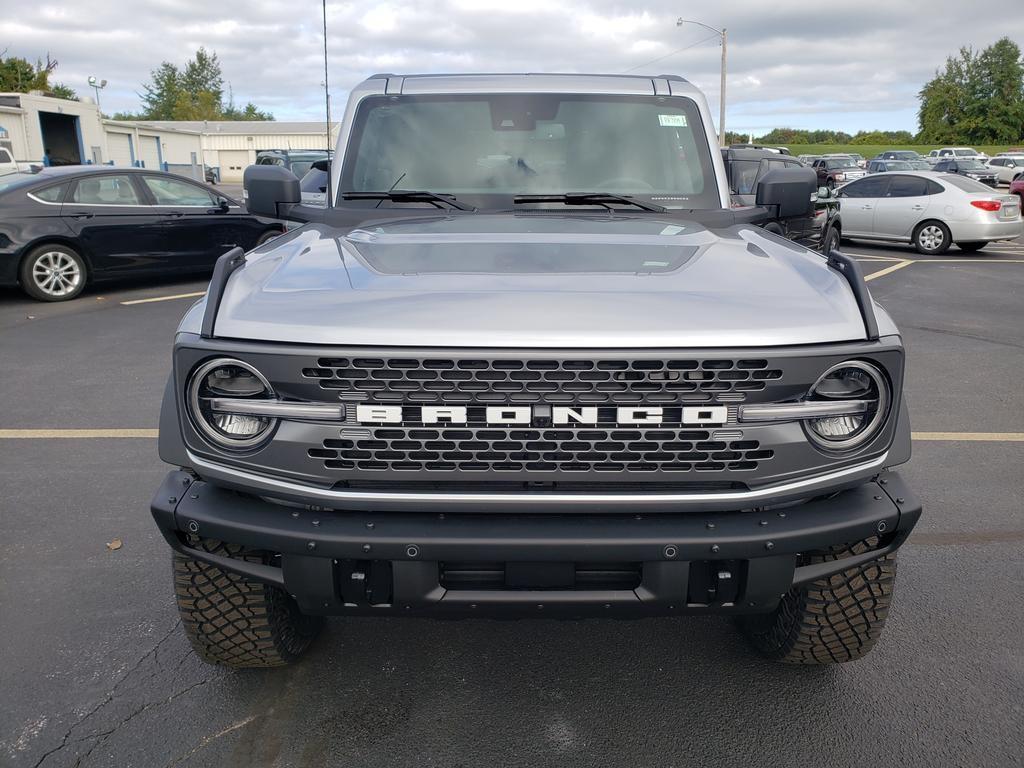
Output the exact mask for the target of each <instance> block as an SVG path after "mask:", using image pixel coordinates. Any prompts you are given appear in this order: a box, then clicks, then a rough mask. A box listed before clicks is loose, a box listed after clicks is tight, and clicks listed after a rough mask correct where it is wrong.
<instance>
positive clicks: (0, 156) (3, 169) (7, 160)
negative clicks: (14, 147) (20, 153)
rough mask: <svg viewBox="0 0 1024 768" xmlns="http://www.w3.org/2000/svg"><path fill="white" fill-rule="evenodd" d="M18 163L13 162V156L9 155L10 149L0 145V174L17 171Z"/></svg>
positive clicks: (4, 174)
mask: <svg viewBox="0 0 1024 768" xmlns="http://www.w3.org/2000/svg"><path fill="white" fill-rule="evenodd" d="M17 172H18V164H17V163H16V162H14V157H13V156H12V155H11V151H10V150H9V149H7V148H6V147H0V176H6V175H7V174H9V173H17Z"/></svg>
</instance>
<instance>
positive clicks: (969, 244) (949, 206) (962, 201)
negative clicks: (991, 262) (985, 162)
mask: <svg viewBox="0 0 1024 768" xmlns="http://www.w3.org/2000/svg"><path fill="white" fill-rule="evenodd" d="M836 197H838V198H839V210H840V217H841V227H842V236H843V237H844V238H851V239H855V240H887V241H894V242H903V243H911V244H912V245H913V246H914V247H915V248H917V250H918V251H920V252H921V253H925V254H939V253H944V252H945V251H946V250H947V249H948V248H949V246H950V245H952V244H954V243H956V245H958V246H959V247H960V250H961V251H967V252H973V251H977V250H980V249H981V248H983V247H984V246H985V245H987V244H988V243H990V242H992V241H993V240H1012V239H1014V238H1017V237H1020V236H1021V235H1022V234H1024V220H1022V219H1021V210H1020V200H1019V199H1018V198H1017V197H1016V196H1015V195H1003V194H999V193H997V192H996V191H995V190H993V189H992V188H991V187H987V186H985V185H984V184H982V183H980V182H977V181H975V180H974V179H969V178H967V177H965V176H958V175H954V174H951V173H934V172H928V171H906V172H896V173H875V174H872V175H871V176H867V177H865V178H863V179H858V180H856V181H851V182H850V183H849V184H844V185H843V186H841V187H839V188H838V189H837V190H836Z"/></svg>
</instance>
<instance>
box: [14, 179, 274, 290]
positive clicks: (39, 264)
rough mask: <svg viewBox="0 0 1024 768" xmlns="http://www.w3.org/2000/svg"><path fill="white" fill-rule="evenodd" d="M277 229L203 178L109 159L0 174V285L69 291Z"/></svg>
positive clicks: (174, 263) (206, 263) (214, 252)
mask: <svg viewBox="0 0 1024 768" xmlns="http://www.w3.org/2000/svg"><path fill="white" fill-rule="evenodd" d="M282 231H283V226H282V225H281V224H280V223H279V222H274V221H269V220H266V219H260V218H257V217H256V216H251V215H250V214H249V213H248V212H247V211H246V209H245V208H244V207H242V206H241V205H240V204H239V203H238V202H236V201H235V200H233V199H232V198H230V197H228V196H227V195H224V194H221V193H220V192H218V191H217V190H215V189H210V188H209V187H207V186H206V185H204V184H200V183H198V182H195V181H192V180H190V179H185V178H182V177H181V176H175V175H173V174H170V173H164V172H162V171H148V170H145V169H143V168H114V167H112V166H63V167H60V168H44V169H43V170H42V171H40V172H39V173H37V174H26V173H15V174H10V175H8V176H0V285H20V286H21V288H22V290H24V291H25V292H26V293H27V294H28V295H29V296H31V297H32V298H34V299H39V300H40V301H66V300H68V299H73V298H75V297H76V296H77V295H78V294H79V293H81V292H82V290H83V289H84V288H85V286H86V284H87V283H89V282H92V281H94V280H96V281H99V280H103V279H107V278H116V277H126V276H132V275H151V274H156V273H169V274H182V273H186V272H201V271H205V270H209V269H212V268H213V265H214V262H216V260H217V258H218V257H219V256H221V255H222V254H223V253H224V252H225V251H227V250H229V249H230V248H231V247H232V246H233V245H239V246H241V247H242V248H244V249H246V250H249V249H251V248H254V247H255V246H257V245H260V244H262V243H264V242H266V241H267V240H269V239H270V238H272V237H274V236H275V235H278V234H280V233H281V232H282Z"/></svg>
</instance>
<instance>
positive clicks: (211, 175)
mask: <svg viewBox="0 0 1024 768" xmlns="http://www.w3.org/2000/svg"><path fill="white" fill-rule="evenodd" d="M203 178H204V179H206V183H207V184H216V183H217V172H216V171H215V170H213V168H211V167H210V166H208V165H204V166H203Z"/></svg>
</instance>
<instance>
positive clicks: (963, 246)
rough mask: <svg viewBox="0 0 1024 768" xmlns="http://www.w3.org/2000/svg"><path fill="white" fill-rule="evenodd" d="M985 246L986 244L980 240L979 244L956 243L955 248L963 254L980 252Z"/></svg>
mask: <svg viewBox="0 0 1024 768" xmlns="http://www.w3.org/2000/svg"><path fill="white" fill-rule="evenodd" d="M986 245H988V242H987V241H985V240H982V241H981V242H980V243H957V244H956V247H957V248H959V249H960V250H961V251H963V252H964V253H975V252H976V251H980V250H981V249H982V248H984V247H985V246H986Z"/></svg>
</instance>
